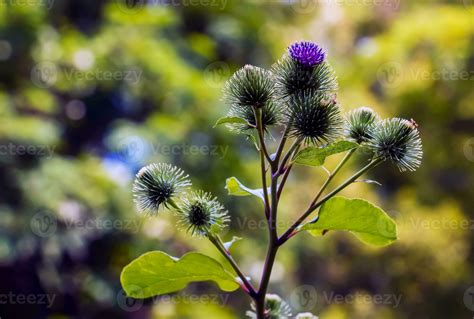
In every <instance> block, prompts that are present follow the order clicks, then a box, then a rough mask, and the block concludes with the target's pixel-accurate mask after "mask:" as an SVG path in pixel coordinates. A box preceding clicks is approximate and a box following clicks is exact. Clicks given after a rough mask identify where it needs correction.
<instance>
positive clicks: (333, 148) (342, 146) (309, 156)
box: [294, 141, 359, 166]
mask: <svg viewBox="0 0 474 319" xmlns="http://www.w3.org/2000/svg"><path fill="white" fill-rule="evenodd" d="M357 146H359V145H358V144H357V143H353V142H349V141H339V142H336V143H332V144H329V145H328V146H326V147H324V148H320V147H315V146H310V147H307V148H304V149H302V150H301V151H299V152H298V154H296V157H295V160H294V162H295V163H298V164H302V165H309V166H321V165H323V164H324V161H325V160H326V157H328V156H331V155H334V154H337V153H342V152H345V151H348V150H351V149H353V148H356V147H357Z"/></svg>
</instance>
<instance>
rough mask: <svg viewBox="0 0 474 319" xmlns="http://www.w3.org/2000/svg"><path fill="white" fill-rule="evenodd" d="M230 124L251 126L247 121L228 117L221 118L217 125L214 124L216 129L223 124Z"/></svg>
mask: <svg viewBox="0 0 474 319" xmlns="http://www.w3.org/2000/svg"><path fill="white" fill-rule="evenodd" d="M228 123H237V124H247V125H248V124H249V123H248V122H247V121H246V120H245V119H243V118H241V117H237V116H226V117H221V118H220V119H218V120H217V122H216V124H214V127H216V126H218V125H221V124H228Z"/></svg>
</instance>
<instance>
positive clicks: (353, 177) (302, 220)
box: [278, 159, 383, 245]
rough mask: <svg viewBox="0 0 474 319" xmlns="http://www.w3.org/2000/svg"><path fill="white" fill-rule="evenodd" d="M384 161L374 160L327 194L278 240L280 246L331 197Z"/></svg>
mask: <svg viewBox="0 0 474 319" xmlns="http://www.w3.org/2000/svg"><path fill="white" fill-rule="evenodd" d="M382 161H383V160H382V159H373V160H372V161H371V162H370V163H369V164H367V165H366V166H364V167H363V168H362V169H360V170H359V171H358V172H357V173H355V174H354V175H352V176H351V177H349V178H348V179H347V180H346V181H345V182H344V183H342V184H341V185H339V186H338V187H337V188H336V189H334V190H333V191H332V192H330V193H329V194H327V195H326V196H325V197H324V198H323V199H321V200H320V201H319V202H317V203H316V204H314V205H312V206H311V207H309V208H308V209H307V210H306V211H305V212H304V213H303V214H302V215H301V216H300V217H299V218H298V219H297V220H296V221H295V222H294V223H293V225H291V226H290V228H288V230H287V231H286V232H285V233H284V234H283V235H282V236H281V237H280V239H279V240H278V244H279V245H283V244H284V243H285V242H286V241H287V240H288V239H289V238H291V236H292V235H293V232H294V231H295V230H296V228H297V227H298V226H300V225H301V223H302V222H304V220H305V219H306V217H308V216H309V215H310V214H311V213H312V212H314V211H315V210H316V209H317V208H318V207H319V206H321V205H322V204H324V203H325V202H326V201H327V200H329V199H330V198H331V197H333V196H334V195H336V194H337V193H339V192H340V191H341V190H343V189H344V188H346V187H347V186H348V185H350V184H351V183H353V182H354V181H355V180H356V179H357V178H359V177H360V176H361V175H362V174H364V173H365V172H367V171H368V170H370V169H371V168H373V167H375V166H377V165H378V164H380V163H381V162H382Z"/></svg>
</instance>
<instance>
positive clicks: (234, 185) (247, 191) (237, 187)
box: [225, 177, 264, 200]
mask: <svg viewBox="0 0 474 319" xmlns="http://www.w3.org/2000/svg"><path fill="white" fill-rule="evenodd" d="M225 188H226V189H227V191H228V192H229V195H233V196H250V195H254V196H257V197H259V198H260V199H261V200H264V197H263V190H262V189H261V188H259V189H251V188H248V187H247V186H245V185H244V184H242V183H241V182H240V181H239V180H238V179H237V178H235V177H229V178H228V179H227V180H226V186H225Z"/></svg>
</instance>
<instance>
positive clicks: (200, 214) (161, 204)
mask: <svg viewBox="0 0 474 319" xmlns="http://www.w3.org/2000/svg"><path fill="white" fill-rule="evenodd" d="M189 186H191V182H190V181H189V179H188V175H185V173H184V172H183V170H181V169H179V168H177V167H175V166H173V165H170V164H163V163H160V164H150V165H148V166H145V167H143V168H142V169H141V170H140V171H139V172H138V173H137V176H136V179H135V182H134V184H133V197H134V201H135V205H136V207H137V210H138V211H139V212H145V213H149V214H152V215H156V214H157V213H158V212H159V210H160V209H161V208H166V209H173V210H174V211H175V213H176V214H177V216H178V218H179V222H178V224H179V225H180V226H181V228H183V229H185V230H186V231H188V232H189V233H191V234H192V235H193V236H208V235H209V234H214V233H217V232H219V231H220V230H222V229H223V228H224V227H226V226H227V224H228V223H229V217H228V216H227V211H226V210H225V209H224V207H223V206H222V205H221V204H220V203H219V202H218V201H217V199H216V198H214V197H212V195H211V194H209V193H205V192H202V191H197V192H192V193H191V194H186V193H185V190H186V188H187V187H189ZM175 199H177V200H178V201H175Z"/></svg>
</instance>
